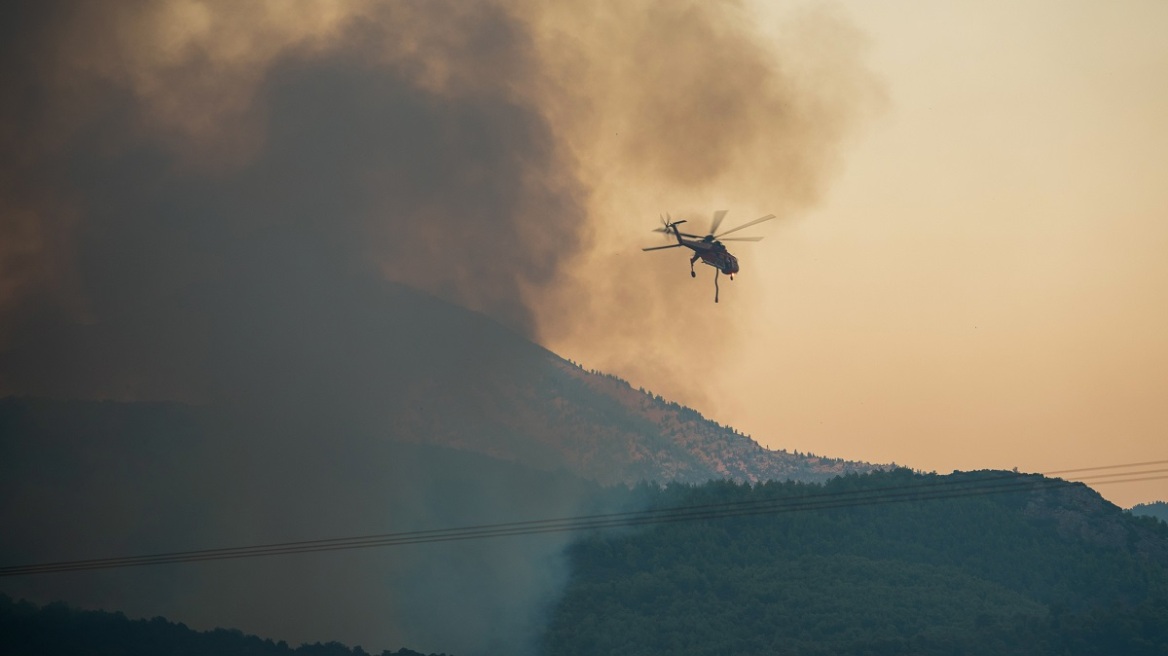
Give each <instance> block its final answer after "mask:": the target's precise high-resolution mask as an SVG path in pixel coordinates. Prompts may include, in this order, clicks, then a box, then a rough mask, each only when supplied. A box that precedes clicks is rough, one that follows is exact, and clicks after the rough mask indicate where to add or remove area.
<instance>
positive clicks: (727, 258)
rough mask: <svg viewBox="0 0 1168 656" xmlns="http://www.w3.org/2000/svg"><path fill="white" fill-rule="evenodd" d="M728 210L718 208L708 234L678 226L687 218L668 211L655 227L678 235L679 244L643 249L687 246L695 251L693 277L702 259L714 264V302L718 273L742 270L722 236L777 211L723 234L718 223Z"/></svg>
mask: <svg viewBox="0 0 1168 656" xmlns="http://www.w3.org/2000/svg"><path fill="white" fill-rule="evenodd" d="M726 213H727V210H718V211H717V212H714V218H713V220H712V221H711V222H710V231H709V232H708V233H707V234H706V235H704V236H703V235H693V234H690V233H687V232H681V231H680V230H678V229H677V226H679V225H681V224H683V223H686V221H685V219H682V220H681V221H674V220H673V217H671V216H669V214H668V213H667V214H666V215H665V216H663V217H661V227H660V228H654V230H653V232H663V233H665V234H672V235H673V236H674V237H676V238H677V243H676V244H670V245H668V246H651V247H649V248H642V249H641V250H643V251H660V250H664V249H666V248H679V247H681V246H685V247H686V248H688V249H690V250H692V251H693V252H694V254H693V257H691V258H689V275H690V277H692V278H696V277H697V275H698V274H697V272H696V271H694V263H695V262H697V261H698V260H699V259H701V261H702V262H703V263H704V264H708V265H710V266H712V267H714V302H715V303H717V302H718V274H720V273H725V274H726V275H728V276H730V279H731V280H734V274H736V273H738V258H736V257H734V256H733V255H731V254H730V251H728V250H726V246H725V245H723V244H722V241H721V239H722V238H723V237H724V236H725V235H728V234H730V233H732V232H738V231H739V230H742V229H743V228H749V227H750V226H752V225H757V224H759V223H762V222H763V221H770V220H771V219H773V218H775V215H774V214H768V215H766V216H763V217H760V218H757V219H755V220H753V221H748V222H746V223H743V224H742V225H740V226H738V227H737V228H731V229H729V230H727V231H726V232H723V233H721V234H716V233H717V232H718V227H719V226H721V225H722V219H725V218H726ZM760 239H762V237H729V238H727V239H726V241H758V240H760Z"/></svg>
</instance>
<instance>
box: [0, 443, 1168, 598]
mask: <svg viewBox="0 0 1168 656" xmlns="http://www.w3.org/2000/svg"><path fill="white" fill-rule="evenodd" d="M1163 464H1168V460H1159V461H1150V462H1141V463H1130V464H1123V465H1103V466H1098V467H1086V468H1081V469H1075V470H1062V471H1057V472H1048V474H1058V473H1072V472H1075V473H1078V472H1092V471H1094V472H1103V471H1106V470H1115V469H1128V470H1131V469H1132V468H1139V467H1150V466H1155V465H1163ZM1044 476H1045V475H1043V474H1015V473H1002V474H994V475H984V474H979V473H977V472H973V473H969V472H966V473H962V474H958V475H957V476H956V477H952V476H951V477H949V478H946V479H944V480H939V481H937V480H934V481H916V482H913V483H909V484H902V485H892V486H884V487H880V488H875V489H873V488H868V489H859V490H836V491H831V492H818V493H810V494H804V495H795V496H784V497H774V498H766V499H754V500H747V501H734V502H723V503H714V504H702V505H690V506H679V507H667V508H654V509H648V510H640V511H628V512H620V513H605V514H594V515H583V516H576V517H565V518H555V519H542V520H528V521H519V522H504V523H495V524H482V525H475V526H464V527H456V528H448V529H428V530H421V531H403V532H397V533H382V534H375V535H364V536H355V537H345V538H331V539H325V540H304V541H296V542H281V543H273V544H265V545H255V546H250V547H230V548H220V549H200V550H191V551H175V552H166V553H158V554H150V555H142V556H127V557H118V558H95V559H85V560H73V561H60V562H52V563H42V564H33V565H16V566H9V567H0V577H5V576H20V575H30V574H49V573H59V572H76V571H88V570H96V569H109V568H116V567H140V566H146V565H159V564H167V563H187V562H204V561H211V560H229V559H238V558H256V557H263V556H276V555H290V554H303V553H317V552H328V551H339V550H348V549H366V548H376V547H392V546H404V545H411V544H428V543H436V542H452V541H463V540H479V539H486V538H493V537H508V536H518V535H536V534H542V533H563V532H580V531H586V530H599V529H607V528H620V527H635V526H645V525H651V524H664V523H674V522H682V521H697V520H703V519H722V518H729V517H746V516H754V515H764V514H771V515H773V514H780V513H788V512H805V511H812V510H828V509H839V508H854V507H861V506H869V505H876V504H886V503H895V502H903V501H926V500H935V499H947V498H960V497H971V496H981V495H987V494H1003V493H1009V492H1023V491H1033V490H1039V489H1051V488H1058V487H1068V486H1074V485H1078V484H1084V483H1086V482H1088V481H1089V482H1091V483H1092V484H1095V485H1100V484H1112V483H1134V482H1139V481H1148V480H1163V479H1166V478H1168V468H1161V469H1142V470H1139V471H1120V472H1113V473H1098V474H1094V475H1092V476H1088V477H1085V478H1086V479H1088V480H1080V481H1064V480H1061V479H1051V478H1044ZM1103 479H1110V480H1103Z"/></svg>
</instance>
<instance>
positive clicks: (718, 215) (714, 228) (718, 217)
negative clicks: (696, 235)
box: [707, 210, 726, 235]
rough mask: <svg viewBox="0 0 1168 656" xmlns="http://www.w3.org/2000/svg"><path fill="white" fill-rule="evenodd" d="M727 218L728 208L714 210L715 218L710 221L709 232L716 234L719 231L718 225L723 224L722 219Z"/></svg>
mask: <svg viewBox="0 0 1168 656" xmlns="http://www.w3.org/2000/svg"><path fill="white" fill-rule="evenodd" d="M724 218H726V210H718V211H717V212H714V220H713V221H711V222H710V232H708V233H707V234H711V235H712V234H714V233H715V232H718V226H720V225H722V219H724Z"/></svg>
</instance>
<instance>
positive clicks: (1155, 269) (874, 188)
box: [552, 0, 1168, 505]
mask: <svg viewBox="0 0 1168 656" xmlns="http://www.w3.org/2000/svg"><path fill="white" fill-rule="evenodd" d="M757 4H758V16H759V17H760V18H759V23H758V25H759V26H758V30H759V32H760V33H761V34H762V35H763V38H764V40H771V41H772V42H774V43H775V44H776V45H775V47H776V49H777V50H778V52H779V55H778V56H780V57H782V56H786V57H787V60H785V61H786V62H789V61H790V59H791V58H792V57H796V58H797V57H807V58H811V61H812V63H811V64H807V65H806V69H807V70H810V71H812V74H814V73H813V71H814V67H815V66H816V65H820V66H827V67H829V69H830V70H828V75H831V76H834V77H833V78H832V79H836V78H838V77H839V76H838V71H839V67H838V66H835V67H834V68H832V66H833V63H832V62H834V61H837V60H838V59H839V57H841V55H839V54H838V48H837V49H836V51H835V52H836V54H832V50H831V48H832V47H833V46H832V45H831V44H825V43H819V42H818V41H817V39H816V35H815V34H814V31H808V30H803V31H801V32H796V37H797V38H796V41H797V42H798V44H799V46H800V48H798V49H792V45H791V42H790V41H791V39H790V37H791V34H792V32H791V30H790V29H789V28H790V26H791V25H792V24H793V21H800V20H804V19H805V18H806V16H808V15H819V16H820V17H821V18H822V17H827V19H828V20H829V21H830V22H832V24H833V25H835V28H834V29H835V30H836V31H837V32H838V31H841V30H842V31H844V32H846V31H847V29H848V27H849V26H850V28H851V29H852V30H854V32H855V34H850V35H848V39H849V40H848V41H847V42H846V43H845V44H844V47H845V48H846V50H847V51H849V52H852V51H854V52H853V53H852V54H850V55H847V56H850V57H854V58H855V60H854V61H856V62H859V64H860V67H861V68H862V69H866V71H867V73H866V74H865V76H864V79H863V80H862V83H863V85H869V86H870V87H871V88H869V89H868V90H867V91H864V92H863V94H862V95H863V99H864V103H865V104H864V107H863V111H862V112H860V114H859V116H858V117H856V118H854V119H853V120H852V122H851V124H850V126H851V127H850V129H849V131H848V132H847V134H846V136H845V137H843V138H842V139H841V140H840V142H839V143H840V145H839V147H838V149H837V150H838V160H839V161H838V165H837V166H835V168H834V169H832V170H831V171H830V174H829V175H826V176H825V180H824V181H823V183H822V185H821V187H822V192H821V193H820V194H819V197H818V198H817V199H816V200H814V201H812V202H808V203H806V205H805V206H804V207H802V208H796V209H795V210H791V208H790V207H789V206H780V205H782V204H783V203H784V198H783V197H782V194H781V193H779V190H778V189H776V190H775V192H774V193H770V194H768V192H767V189H766V183H767V179H766V178H767V176H773V175H774V173H773V171H770V170H766V169H758V170H752V169H751V167H749V166H742V167H738V168H737V169H736V170H735V171H734V172H733V176H738V177H739V178H741V180H739V181H735V182H729V183H727V184H725V185H724V188H723V189H703V190H701V193H704V194H705V195H704V196H701V194H700V193H699V194H696V195H697V196H698V197H695V195H692V194H691V195H688V196H685V197H683V198H681V199H679V200H675V199H674V198H672V197H669V196H667V195H665V194H661V193H655V192H656V191H657V190H654V189H622V190H620V192H613V194H612V195H613V196H618V197H622V198H625V199H626V202H629V203H630V205H631V206H630V208H629V210H630V211H628V212H625V213H624V216H622V217H621V219H620V221H622V222H624V223H622V225H623V226H625V227H628V226H629V225H632V224H635V226H636V228H637V229H642V228H643V229H644V230H645V231H646V232H645V234H644V235H643V238H641V239H635V240H634V241H632V242H630V243H628V244H627V246H628V248H627V251H625V252H622V254H621V257H627V258H629V259H636V260H637V261H638V263H639V264H638V266H639V267H640V268H639V269H637V270H633V271H631V275H630V276H629V277H628V278H626V279H625V281H624V283H625V284H627V285H629V286H630V287H634V288H636V289H637V294H638V295H639V294H647V295H652V294H654V293H656V292H657V290H655V289H653V286H655V285H660V284H662V279H661V278H659V277H658V276H657V275H655V272H658V271H660V270H662V269H665V270H668V276H669V277H668V281H667V283H666V284H669V285H676V286H677V287H681V288H684V289H685V290H686V292H687V293H686V295H685V300H684V302H685V303H686V304H690V305H693V306H694V307H685V308H678V309H677V311H676V312H674V313H673V315H672V316H664V317H662V318H661V319H660V322H659V324H658V325H657V327H656V330H657V331H659V332H660V333H668V334H670V338H669V341H668V344H669V345H670V348H669V349H668V350H667V351H665V352H662V351H659V350H653V349H651V348H646V349H644V350H643V351H642V352H640V353H638V352H636V351H632V352H622V353H620V354H619V355H616V354H614V353H613V352H612V351H607V352H606V351H605V350H604V349H603V348H597V347H596V345H597V344H598V343H600V342H597V341H595V340H594V339H590V338H589V336H588V335H577V336H575V337H574V338H570V339H564V340H563V341H559V342H553V343H552V346H553V347H556V348H557V349H558V350H560V351H561V352H562V353H564V354H566V355H567V356H569V357H577V358H579V359H582V360H584V362H585V364H589V363H592V362H596V363H597V364H598V366H600V367H601V368H605V369H609V370H613V371H615V372H616V373H618V374H623V375H626V376H628V377H629V378H630V379H631V380H632V382H633V383H634V384H636V385H644V386H645V387H647V388H650V389H652V390H653V391H656V392H661V393H664V394H666V395H667V396H673V397H675V398H680V399H681V400H683V401H686V402H690V403H693V404H694V405H696V406H697V407H698V408H700V409H701V410H702V411H703V412H705V413H706V414H707V415H710V416H712V417H714V418H715V419H717V420H719V421H722V422H724V423H729V424H732V425H734V426H736V427H737V428H740V429H742V430H744V431H745V432H747V433H749V434H751V435H752V436H753V437H754V438H755V439H757V440H758V441H760V442H761V443H763V444H765V445H768V446H771V447H773V448H787V449H798V450H800V451H811V452H814V453H817V454H823V455H830V456H836V457H844V458H854V459H863V460H869V461H876V462H889V461H895V462H897V463H900V464H904V465H907V466H911V467H915V468H920V469H927V470H937V471H941V472H947V471H950V470H952V469H974V468H985V467H993V468H1009V467H1015V466H1017V467H1019V468H1020V469H1022V470H1025V471H1052V470H1061V469H1069V468H1077V467H1091V466H1099V465H1110V464H1121V463H1131V462H1141V461H1150V460H1161V459H1165V458H1168V446H1166V444H1168V439H1166V438H1168V40H1166V39H1164V33H1165V29H1168V4H1165V3H1163V2H1155V1H1147V2H1123V3H1099V2H1091V1H1084V2H1061V1H1059V2H1054V1H1051V2H1038V1H1028V2H1022V3H1018V2H982V1H980V0H977V1H972V0H971V1H968V2H946V3H933V2H913V1H890V2H880V3H870V2H862V1H856V2H832V3H815V2H811V3H797V4H789V3H772V2H760V3H757ZM793 17H794V18H793ZM825 36H826V37H829V38H830V37H831V36H832V34H826V35H825ZM836 45H838V43H837V44H836ZM676 47H677V48H680V49H683V50H685V49H688V48H694V47H697V45H696V44H694V43H693V42H690V41H684V40H683V41H680V42H678V43H677V44H676ZM820 49H822V50H824V51H826V52H827V54H824V53H823V52H818V50H820ZM817 62H818V63H817ZM823 62H827V63H826V64H823ZM848 66H852V67H853V68H854V67H855V64H854V63H853V64H848ZM853 75H854V74H853ZM829 81H830V80H829ZM851 84H855V83H854V82H851ZM850 93H855V92H854V91H852V92H850ZM747 102H749V100H747ZM711 120H716V118H712V119H711ZM784 147H785V145H784V144H783V143H782V142H776V143H774V144H773V148H775V149H783V148H784ZM728 177H732V176H728ZM633 203H636V204H635V205H634V204H633ZM699 208H700V209H699ZM723 208H724V209H729V210H731V214H730V215H729V217H728V219H727V222H726V223H725V224H724V225H725V226H731V225H734V224H735V222H736V221H745V220H747V219H750V218H754V217H755V216H758V215H761V214H765V213H767V212H770V211H776V212H779V213H781V214H782V215H783V216H782V218H781V220H779V221H774V222H771V223H768V224H765V225H763V226H759V227H758V228H757V229H750V230H749V231H748V232H744V233H743V234H762V235H765V236H766V240H764V241H762V242H761V243H758V244H738V245H737V246H736V248H735V249H734V252H736V253H737V254H738V256H739V258H740V260H741V263H742V272H741V274H740V276H739V277H738V279H737V280H735V281H734V282H733V283H727V282H726V281H725V279H723V281H722V282H723V284H722V302H721V303H720V304H719V305H714V304H713V303H712V302H711V301H712V298H711V297H712V291H713V290H712V289H711V286H712V285H711V282H710V277H711V275H710V274H711V273H712V271H711V270H710V269H709V268H703V269H704V270H700V273H699V278H698V280H697V281H691V280H690V279H689V276H688V271H687V264H686V262H685V258H684V256H683V255H681V254H679V253H677V252H675V251H664V252H663V253H646V254H641V253H639V252H638V251H637V248H638V247H640V246H645V245H656V244H657V243H658V242H656V241H655V240H654V239H653V235H650V234H649V233H648V232H647V231H648V229H650V228H652V227H653V225H654V221H655V220H656V215H655V213H654V211H656V210H660V211H667V210H672V211H673V212H674V214H675V215H676V214H678V213H681V214H685V213H686V212H687V211H689V212H691V214H692V215H691V216H690V218H691V220H693V219H695V218H696V217H698V216H702V217H703V218H702V219H701V220H698V221H697V224H698V226H703V225H705V224H704V223H703V222H704V221H708V218H704V217H707V216H708V212H709V211H712V210H714V209H723ZM634 216H635V218H631V217H634ZM634 233H635V230H633V229H632V228H629V230H628V231H627V232H625V233H623V236H625V237H627V236H629V235H631V234H634ZM579 275H582V276H584V275H588V274H587V271H583V272H581V273H580V274H579ZM670 297H671V302H675V303H676V302H678V297H677V296H674V295H673V294H672V293H671V294H670ZM619 300H621V301H627V298H621V299H619ZM628 310H629V311H635V301H634V302H633V304H632V306H630V307H628ZM695 312H701V313H707V314H709V315H711V316H714V317H717V319H716V321H718V322H721V323H722V325H723V326H724V327H725V328H724V330H723V331H721V332H719V333H717V334H714V335H711V334H710V332H709V325H708V324H707V323H706V322H704V321H702V320H700V319H695V318H694V313H695ZM593 328H595V326H593ZM646 337H647V338H652V337H653V335H646ZM714 341H717V344H713V343H712V342H714ZM1098 489H1099V491H1100V492H1102V493H1103V494H1104V495H1105V496H1107V497H1108V498H1110V499H1112V500H1114V501H1116V502H1117V503H1120V504H1121V505H1130V504H1131V503H1135V502H1139V501H1147V500H1151V499H1156V498H1159V499H1165V498H1168V482H1165V481H1155V482H1148V483H1138V484H1124V485H1103V486H1100V487H1099V488H1098Z"/></svg>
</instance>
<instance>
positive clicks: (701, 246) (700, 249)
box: [677, 236, 738, 276]
mask: <svg viewBox="0 0 1168 656" xmlns="http://www.w3.org/2000/svg"><path fill="white" fill-rule="evenodd" d="M677 239H678V241H680V242H681V245H682V246H685V247H686V248H688V249H690V250H692V251H693V252H694V256H693V258H692V259H693V260H694V261H697V260H698V259H700V260H701V261H702V262H703V263H705V264H708V265H710V266H712V267H714V268H715V269H717V270H719V271H721V272H722V273H725V274H727V275H731V276H732V275H734V274H736V273H738V258H736V257H734V256H733V255H731V254H730V251H728V250H726V247H725V246H723V245H722V242H720V241H707V240H705V239H686V238H684V237H680V236H679V237H678V238H677Z"/></svg>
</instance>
